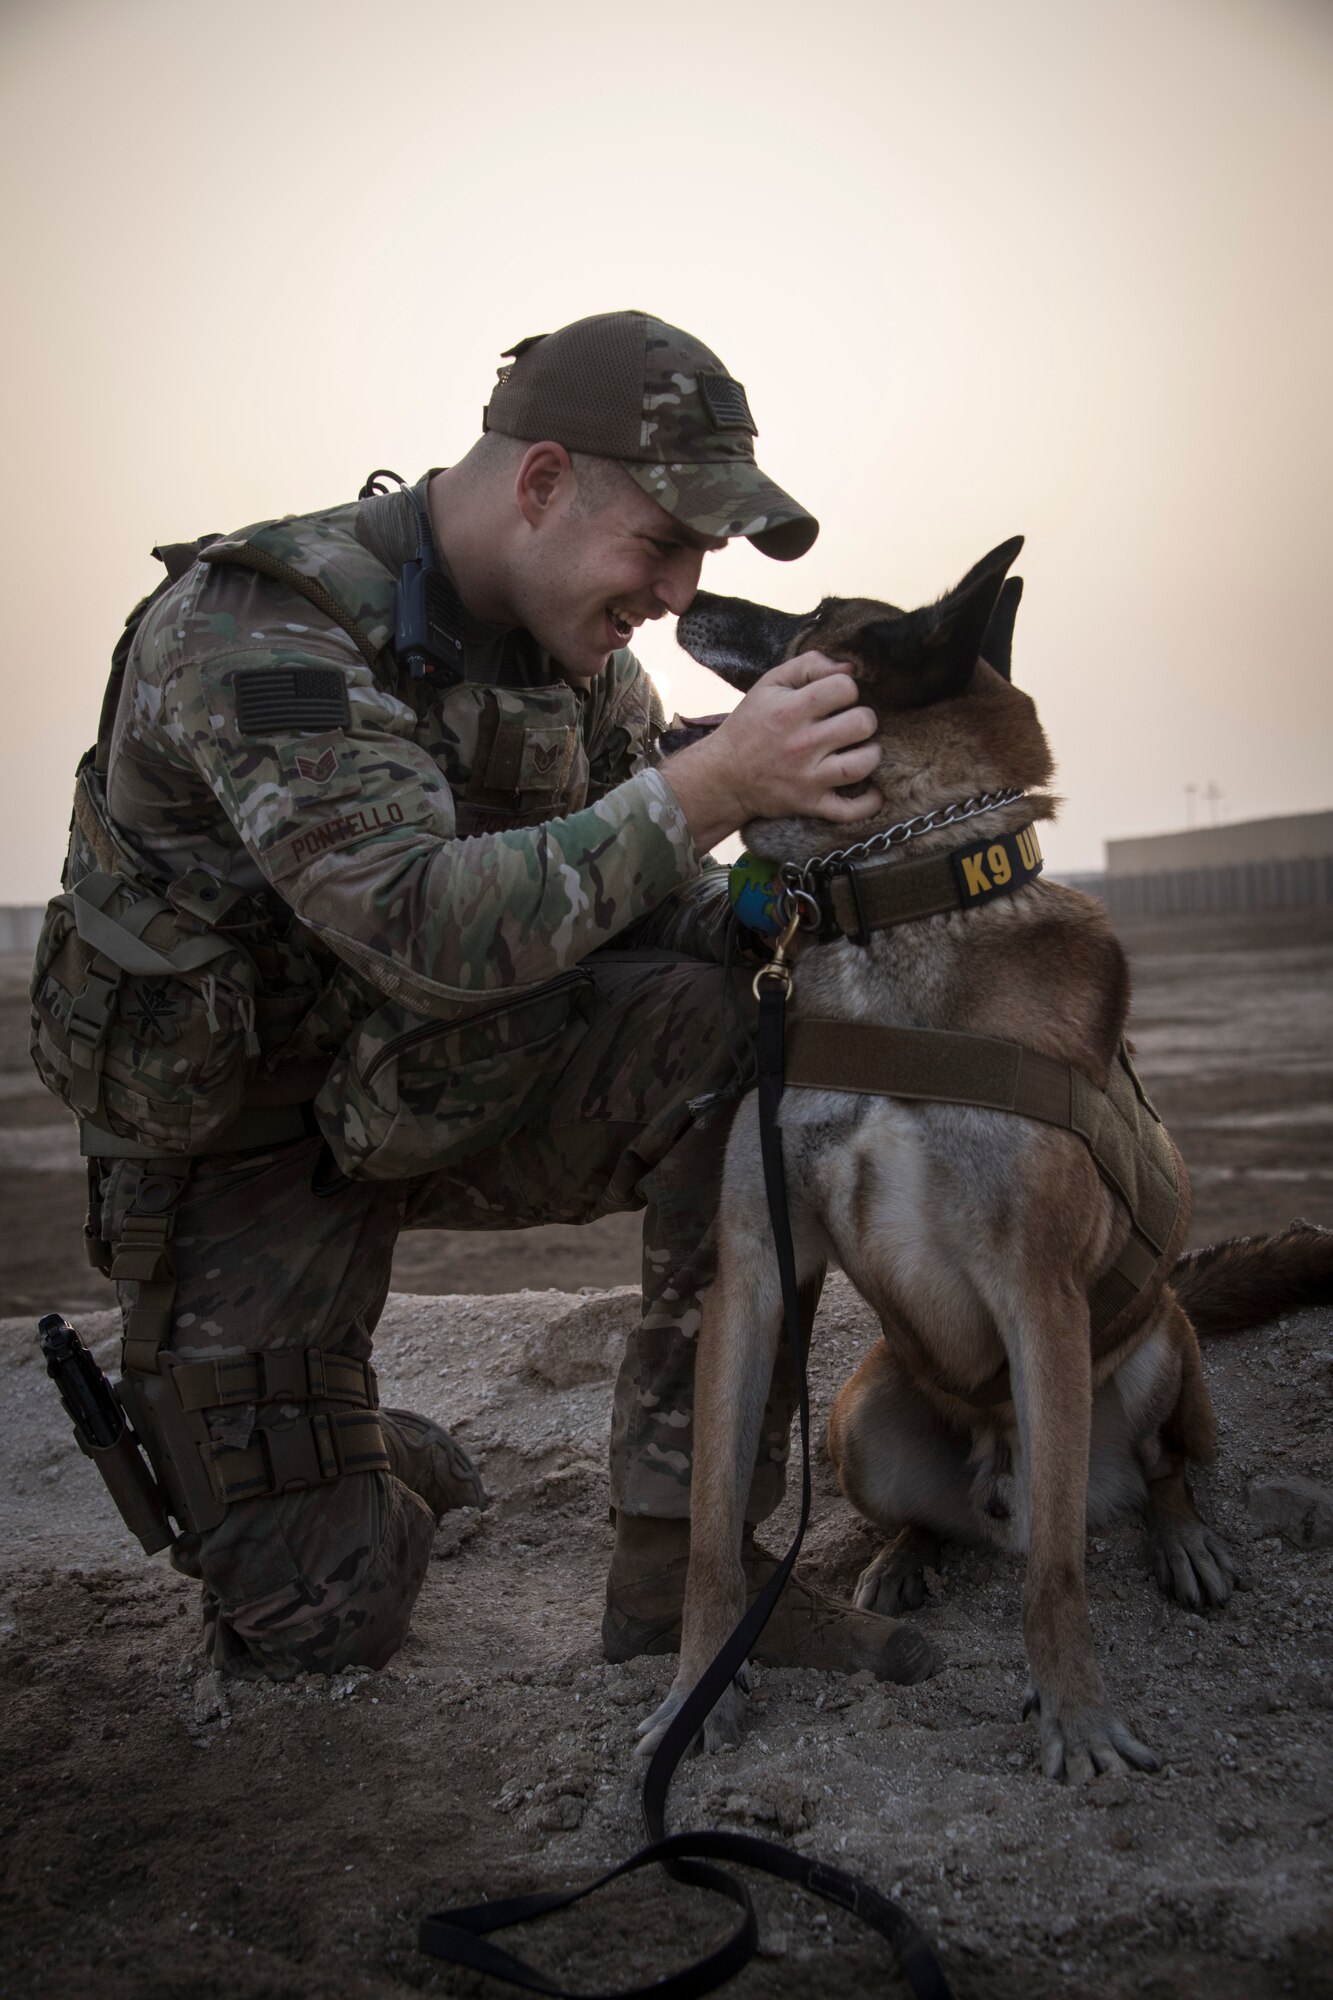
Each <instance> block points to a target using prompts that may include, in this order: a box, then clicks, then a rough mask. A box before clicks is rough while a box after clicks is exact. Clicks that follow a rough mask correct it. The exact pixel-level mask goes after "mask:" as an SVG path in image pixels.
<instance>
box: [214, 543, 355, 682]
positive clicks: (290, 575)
mask: <svg viewBox="0 0 1333 2000" xmlns="http://www.w3.org/2000/svg"><path fill="white" fill-rule="evenodd" d="M203 560H204V561H205V562H207V563H214V564H217V565H223V564H231V565H232V566H233V567H235V568H237V569H250V570H255V571H256V572H257V573H258V574H259V575H260V576H268V577H272V579H273V581H274V582H275V583H281V584H285V585H286V587H287V589H288V590H294V591H296V592H297V594H298V596H301V597H304V598H305V599H306V600H307V602H308V603H310V604H313V605H314V606H315V608H316V610H317V611H322V612H323V613H324V616H325V617H326V618H331V619H332V620H333V622H334V624H335V625H340V626H341V627H342V629H343V631H344V632H345V633H346V634H347V636H348V638H349V639H350V640H351V641H352V644H353V645H354V646H355V647H356V649H357V651H358V652H359V653H360V655H361V657H362V659H363V660H364V661H365V663H366V665H367V666H368V667H373V666H374V665H375V662H376V661H377V660H378V658H379V656H380V654H381V652H382V651H383V648H382V647H381V646H377V645H376V644H375V642H374V640H373V638H372V637H371V635H370V633H369V632H367V630H366V628H365V626H364V625H363V624H361V622H360V620H359V619H357V618H355V617H354V616H353V614H352V613H351V612H350V611H349V610H348V608H347V606H346V605H345V604H343V603H341V602H340V601H339V600H338V598H337V597H335V596H334V594H333V592H332V591H331V590H329V589H328V588H327V587H326V586H325V585H324V584H322V583H321V582H320V581H319V579H318V578H317V577H313V576H307V575H306V573H305V571H304V570H300V569H296V568H295V567H294V566H293V565H292V564H291V563H288V562H284V561H283V560H282V558H281V556H275V555H274V554H273V553H272V551H271V550H269V549H263V548H260V547H258V545H257V544H256V543H254V542H250V541H236V540H233V539H231V538H228V539H227V540H226V541H222V540H219V541H217V542H215V543H214V544H213V546H212V547H211V548H209V549H208V550H207V551H206V552H205V554H204V557H203Z"/></svg>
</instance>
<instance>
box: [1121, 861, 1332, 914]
mask: <svg viewBox="0 0 1333 2000" xmlns="http://www.w3.org/2000/svg"><path fill="white" fill-rule="evenodd" d="M1088 886H1089V887H1091V884H1089V885H1088ZM1094 893H1096V894H1097V895H1099V896H1100V897H1101V899H1102V901H1103V902H1104V903H1105V904H1106V907H1107V909H1108V910H1109V911H1110V913H1111V915H1112V916H1113V917H1174V916H1183V915H1186V914H1188V913H1189V912H1190V911H1194V910H1292V909H1300V908H1303V907H1308V906H1310V905H1312V904H1318V903H1333V855H1328V854H1315V855H1306V856H1304V857H1303V858H1302V859H1301V860H1298V861H1246V862H1237V863H1235V864H1234V865H1233V866H1231V867H1226V868H1163V869H1155V870H1154V871H1153V873H1152V874H1150V875H1106V876H1103V878H1102V881H1101V884H1100V886H1099V887H1098V888H1097V889H1096V891H1095V892H1094Z"/></svg>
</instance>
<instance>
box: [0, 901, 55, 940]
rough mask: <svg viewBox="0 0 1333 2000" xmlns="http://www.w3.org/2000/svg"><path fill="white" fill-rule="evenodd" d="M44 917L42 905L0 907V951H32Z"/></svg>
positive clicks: (14, 904) (13, 904) (44, 911)
mask: <svg viewBox="0 0 1333 2000" xmlns="http://www.w3.org/2000/svg"><path fill="white" fill-rule="evenodd" d="M45 915H46V905H45V904H44V903H10V904H7V905H0V951H33V950H35V949H36V946H37V933H38V932H39V931H40V930H41V928H42V918H43V917H44V916H45Z"/></svg>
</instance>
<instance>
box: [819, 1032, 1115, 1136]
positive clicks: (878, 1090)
mask: <svg viewBox="0 0 1333 2000" xmlns="http://www.w3.org/2000/svg"><path fill="white" fill-rule="evenodd" d="M1073 1075H1074V1072H1073V1071H1072V1070H1071V1069H1070V1066H1069V1064H1068V1063H1062V1062H1056V1061H1055V1060H1054V1058H1053V1057H1051V1056H1044V1055H1041V1054H1040V1053H1039V1052H1038V1051H1037V1050H1036V1049H1029V1048H1025V1047H1024V1046H1023V1044H1022V1043H1021V1042H1004V1041H999V1040H994V1039H992V1038H991V1037H989V1036H987V1035H959V1034H952V1033H946V1032H944V1031H942V1030H937V1029H934V1028H881V1027H876V1026H874V1025H872V1024H871V1023H869V1022H865V1021H793V1022H792V1023H791V1024H790V1026H789V1027H788V1029H787V1087H788V1089H797V1090H851V1091H856V1092H858V1093H859V1094H861V1095H864V1096H871V1097H909V1098H911V1097H919V1098H924V1099H926V1100H927V1101H929V1102H932V1103H937V1104H974V1105H977V1106H979V1107H980V1108H981V1109H983V1110H988V1111H1013V1112H1016V1113H1017V1114H1018V1116H1019V1117H1021V1118H1037V1119H1040V1120H1041V1121H1042V1122H1043V1123H1044V1124H1048V1125H1060V1126H1063V1127H1064V1129H1065V1130H1066V1131H1072V1129H1073V1126H1072V1123H1071V1118H1072V1108H1073V1082H1072V1078H1073ZM1085 1080H1086V1079H1085ZM1089 1087H1090V1088H1094V1089H1095V1085H1090V1086H1089Z"/></svg>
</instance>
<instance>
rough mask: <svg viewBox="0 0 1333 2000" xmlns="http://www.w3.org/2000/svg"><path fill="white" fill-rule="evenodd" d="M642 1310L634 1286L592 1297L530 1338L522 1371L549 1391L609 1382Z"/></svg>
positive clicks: (596, 1294)
mask: <svg viewBox="0 0 1333 2000" xmlns="http://www.w3.org/2000/svg"><path fill="white" fill-rule="evenodd" d="M641 1310H642V1307H641V1304H640V1294H639V1290H638V1287H637V1286H635V1285H618V1286H617V1287H616V1289H615V1290H614V1291H612V1292H597V1293H594V1295H593V1296H592V1297H591V1298H589V1299H584V1300H582V1301H580V1303H579V1304H578V1305H576V1306H575V1307H574V1309H573V1311H572V1312H566V1313H561V1315H560V1317H559V1318H558V1319H553V1320H549V1321H548V1322H547V1324H546V1325H545V1326H543V1327H539V1328H538V1329H537V1331H536V1332H535V1333H533V1334H531V1335H530V1336H529V1338H528V1340H527V1341H526V1343H525V1344H524V1348H523V1363H524V1366H525V1367H526V1368H528V1369H529V1370H530V1371H531V1373H532V1374H534V1375H539V1376H540V1377H541V1379H542V1381H543V1382H548V1383H549V1384H550V1386H551V1387H552V1388H553V1389H573V1388H576V1387H577V1386H578V1384H579V1383H580V1382H606V1381H609V1380H610V1378H611V1376H613V1375H614V1374H615V1372H616V1370H617V1369H618V1368H619V1366H620V1357H621V1355H622V1354H623V1352H624V1349H625V1341H626V1339H627V1338H628V1336H629V1334H630V1333H631V1331H632V1330H633V1328H634V1327H636V1326H637V1325H638V1323H639V1314H640V1311H641Z"/></svg>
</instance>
